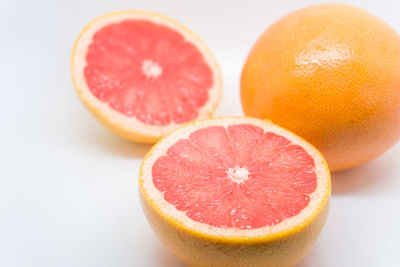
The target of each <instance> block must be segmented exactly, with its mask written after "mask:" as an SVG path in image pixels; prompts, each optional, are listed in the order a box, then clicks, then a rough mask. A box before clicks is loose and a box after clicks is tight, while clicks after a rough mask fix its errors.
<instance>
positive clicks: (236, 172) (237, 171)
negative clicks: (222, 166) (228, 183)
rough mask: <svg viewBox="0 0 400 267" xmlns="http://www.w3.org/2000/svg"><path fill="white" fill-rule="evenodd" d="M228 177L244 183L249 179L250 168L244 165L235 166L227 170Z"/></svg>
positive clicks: (233, 180)
mask: <svg viewBox="0 0 400 267" xmlns="http://www.w3.org/2000/svg"><path fill="white" fill-rule="evenodd" d="M226 173H227V174H228V177H229V178H230V179H231V180H232V182H235V183H238V184H240V183H243V182H245V181H246V180H247V179H249V170H247V169H246V168H244V167H239V166H235V167H234V168H228V169H227V170H226Z"/></svg>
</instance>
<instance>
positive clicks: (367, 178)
mask: <svg viewBox="0 0 400 267" xmlns="http://www.w3.org/2000/svg"><path fill="white" fill-rule="evenodd" d="M391 164H392V162H391V161H388V160H382V158H380V159H376V160H373V161H370V162H368V163H366V164H363V165H361V166H359V167H355V168H353V169H349V170H345V171H339V172H333V173H332V194H334V195H346V194H351V193H355V192H363V191H368V190H369V189H370V188H373V187H374V186H376V185H377V184H379V183H384V182H385V180H386V179H387V178H388V176H389V175H386V174H387V172H388V170H390V168H391V167H390V165H391Z"/></svg>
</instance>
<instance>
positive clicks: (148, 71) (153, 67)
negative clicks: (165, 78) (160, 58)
mask: <svg viewBox="0 0 400 267" xmlns="http://www.w3.org/2000/svg"><path fill="white" fill-rule="evenodd" d="M142 71H143V74H144V75H145V76H146V77H148V78H157V77H159V76H160V75H161V74H162V68H161V66H160V65H159V64H158V63H157V62H154V61H152V60H149V59H146V60H144V61H143V62H142Z"/></svg>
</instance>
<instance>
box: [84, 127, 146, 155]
mask: <svg viewBox="0 0 400 267" xmlns="http://www.w3.org/2000/svg"><path fill="white" fill-rule="evenodd" d="M87 141H88V142H89V143H90V144H92V145H95V146H96V147H98V148H101V149H103V150H105V151H106V152H107V153H111V154H115V155H118V156H122V157H129V158H143V157H144V156H145V155H146V153H147V152H148V151H149V150H150V148H151V147H152V145H148V144H139V143H135V142H133V141H128V140H125V139H123V138H121V137H119V136H116V135H114V134H112V133H109V132H106V131H102V132H101V133H100V132H98V133H96V134H92V135H91V136H88V138H87Z"/></svg>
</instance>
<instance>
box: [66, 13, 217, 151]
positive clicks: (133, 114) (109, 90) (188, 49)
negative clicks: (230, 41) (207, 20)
mask: <svg viewBox="0 0 400 267" xmlns="http://www.w3.org/2000/svg"><path fill="white" fill-rule="evenodd" d="M71 74H72V80H73V82H74V85H75V88H76V90H77V92H78V94H79V96H80V98H81V100H82V101H83V103H84V104H85V105H86V106H87V107H88V108H89V110H90V111H92V113H93V114H94V115H95V116H96V117H97V118H98V119H99V120H100V121H101V122H103V123H104V124H105V125H106V126H107V127H108V128H110V129H111V130H112V131H114V132H115V133H117V134H118V135H120V136H122V137H125V138H127V139H130V140H134V141H138V142H145V143H152V142H155V141H157V140H158V139H159V138H160V137H162V136H164V135H165V134H167V133H169V132H170V131H171V130H173V129H175V128H177V127H178V126H180V125H181V124H184V123H186V122H189V121H192V120H195V119H199V118H206V117H210V116H211V115H212V113H213V112H214V110H215V109H216V107H217V104H218V102H219V99H220V96H221V91H222V78H221V72H220V69H219V67H218V64H217V62H216V60H215V59H214V57H213V55H212V54H211V52H210V50H209V49H208V48H207V47H206V45H205V44H204V43H203V42H202V41H201V40H200V39H199V38H198V37H197V36H196V35H194V34H193V33H192V32H191V31H190V30H188V29H187V28H185V27H184V26H182V25H181V24H179V23H177V22H175V21H173V20H172V19H170V18H167V17H164V16H162V15H158V14H153V13H149V12H143V11H120V12H115V13H109V14H107V15H104V16H102V17H99V18H97V19H95V20H94V21H92V22H91V23H89V25H87V26H86V27H85V28H84V29H83V31H82V32H81V33H80V34H79V36H78V38H77V40H76V42H75V45H74V48H73V52H72V58H71Z"/></svg>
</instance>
